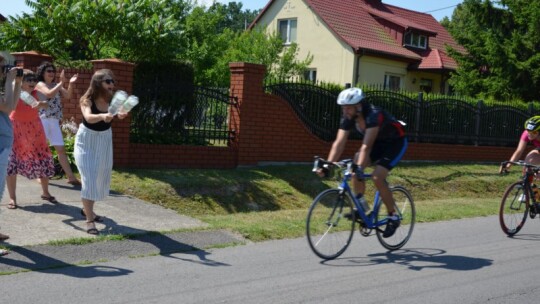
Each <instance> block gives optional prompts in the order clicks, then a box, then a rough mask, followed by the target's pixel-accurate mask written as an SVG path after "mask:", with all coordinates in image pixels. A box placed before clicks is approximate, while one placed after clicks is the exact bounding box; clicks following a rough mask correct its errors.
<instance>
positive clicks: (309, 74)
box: [304, 69, 317, 82]
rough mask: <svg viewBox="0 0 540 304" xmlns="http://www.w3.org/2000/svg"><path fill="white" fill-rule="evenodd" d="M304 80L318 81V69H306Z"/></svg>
mask: <svg viewBox="0 0 540 304" xmlns="http://www.w3.org/2000/svg"><path fill="white" fill-rule="evenodd" d="M304 80H308V81H313V82H316V81H317V69H307V70H305V71H304Z"/></svg>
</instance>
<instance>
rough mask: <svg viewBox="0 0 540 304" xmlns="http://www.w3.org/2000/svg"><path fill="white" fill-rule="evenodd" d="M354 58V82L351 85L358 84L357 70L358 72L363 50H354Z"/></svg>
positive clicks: (363, 53)
mask: <svg viewBox="0 0 540 304" xmlns="http://www.w3.org/2000/svg"><path fill="white" fill-rule="evenodd" d="M355 54H356V55H358V56H356V60H355V61H354V78H353V79H354V82H353V84H352V85H353V87H354V86H356V85H357V84H358V79H359V78H360V76H359V72H360V58H361V57H362V56H364V55H365V50H363V49H362V50H361V49H360V48H359V49H358V50H357V51H356V52H355Z"/></svg>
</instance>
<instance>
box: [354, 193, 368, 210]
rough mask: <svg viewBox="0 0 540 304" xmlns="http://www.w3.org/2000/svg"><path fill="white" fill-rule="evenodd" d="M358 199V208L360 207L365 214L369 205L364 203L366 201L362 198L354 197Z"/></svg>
mask: <svg viewBox="0 0 540 304" xmlns="http://www.w3.org/2000/svg"><path fill="white" fill-rule="evenodd" d="M356 198H357V199H358V202H359V203H360V206H362V209H364V211H365V212H367V211H368V210H369V205H368V203H367V201H366V199H365V198H364V196H363V195H362V196H360V197H358V196H357V197H356Z"/></svg>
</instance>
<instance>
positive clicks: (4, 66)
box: [2, 64, 15, 74]
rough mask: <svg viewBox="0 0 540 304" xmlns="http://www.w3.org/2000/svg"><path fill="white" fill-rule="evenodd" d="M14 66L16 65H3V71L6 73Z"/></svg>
mask: <svg viewBox="0 0 540 304" xmlns="http://www.w3.org/2000/svg"><path fill="white" fill-rule="evenodd" d="M13 67H15V66H14V65H11V64H6V65H3V66H2V72H4V74H6V73H7V72H9V70H11V69H12V68H13Z"/></svg>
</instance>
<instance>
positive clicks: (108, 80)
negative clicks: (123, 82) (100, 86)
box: [103, 79, 114, 84]
mask: <svg viewBox="0 0 540 304" xmlns="http://www.w3.org/2000/svg"><path fill="white" fill-rule="evenodd" d="M103 81H104V82H106V83H107V84H114V79H105V80H103Z"/></svg>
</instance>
